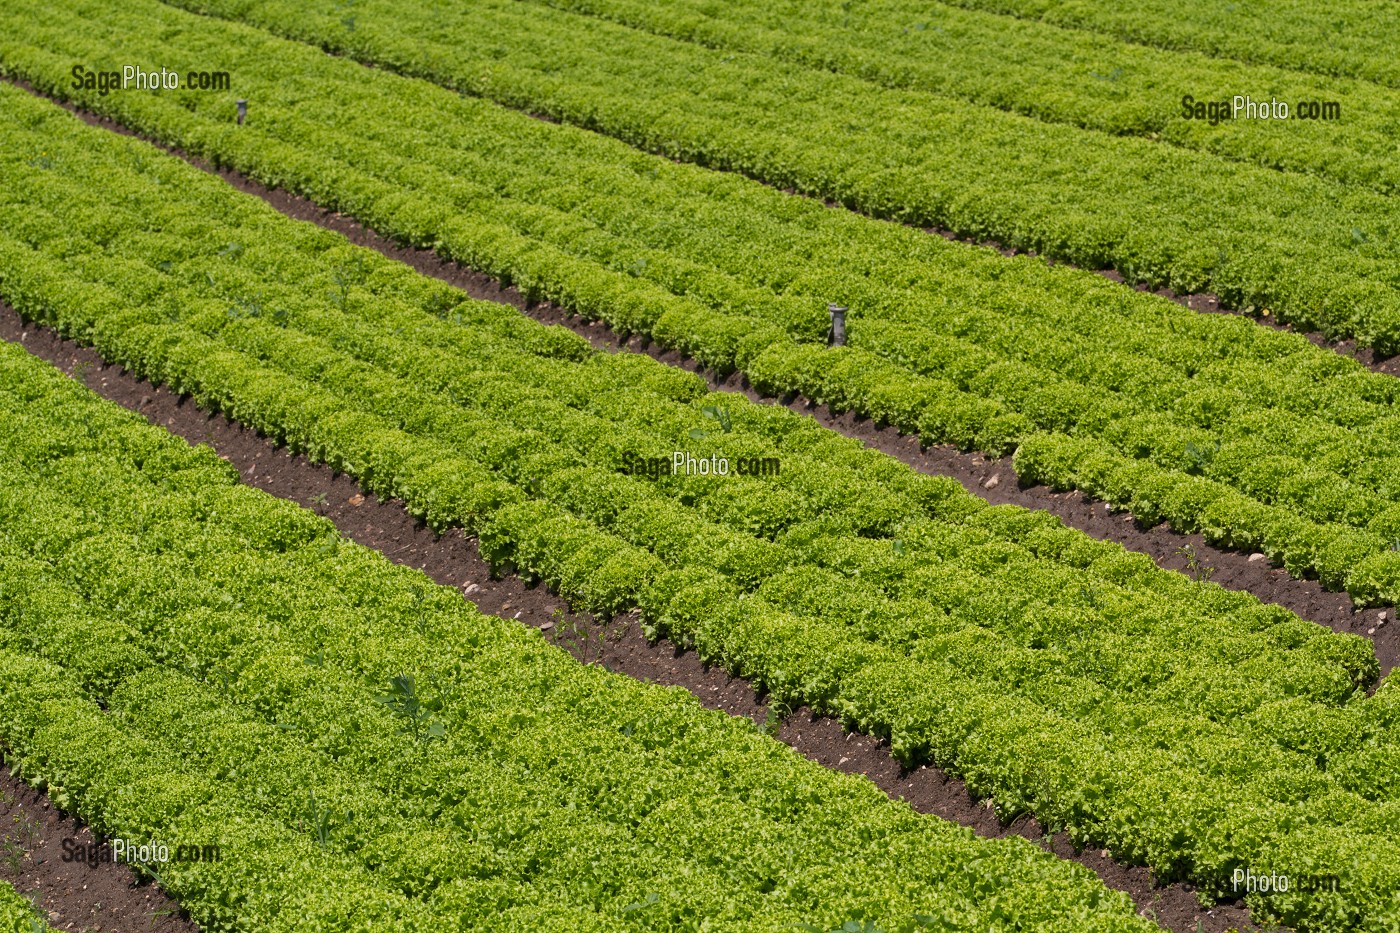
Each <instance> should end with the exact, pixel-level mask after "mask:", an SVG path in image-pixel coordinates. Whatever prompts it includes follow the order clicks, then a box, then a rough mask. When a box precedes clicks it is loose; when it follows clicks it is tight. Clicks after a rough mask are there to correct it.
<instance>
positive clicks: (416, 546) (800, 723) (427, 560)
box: [0, 304, 1254, 933]
mask: <svg viewBox="0 0 1400 933" xmlns="http://www.w3.org/2000/svg"><path fill="white" fill-rule="evenodd" d="M0 339H5V340H10V341H15V342H18V343H20V344H21V345H22V346H24V347H25V348H27V349H28V350H29V351H30V352H31V353H33V354H34V355H36V356H38V357H40V358H42V359H45V360H48V361H49V362H51V363H54V364H55V365H57V366H58V367H59V368H60V369H62V370H64V371H65V372H67V373H69V374H70V375H73V376H74V378H81V379H82V380H83V381H84V382H85V383H86V384H87V385H88V386H89V387H90V388H91V389H93V390H94V391H95V392H97V393H98V394H99V395H101V396H103V397H104V398H107V399H109V400H111V401H114V402H117V403H118V404H121V405H124V406H125V407H127V408H129V409H132V410H134V411H138V412H140V413H141V414H143V415H144V416H145V417H146V418H147V419H148V420H149V421H150V422H151V423H152V424H155V425H158V426H160V427H163V428H165V429H167V430H169V431H171V432H172V433H174V434H178V435H179V436H181V437H183V438H185V439H186V440H188V441H190V442H192V443H203V444H208V445H210V446H211V447H212V448H213V449H214V450H215V451H216V452H217V453H218V454H219V455H220V456H222V457H224V458H225V459H226V460H228V461H229V462H230V463H232V464H233V465H234V466H235V467H237V468H238V470H239V472H240V474H241V475H242V477H243V480H244V482H246V483H247V484H248V485H251V486H256V487H258V488H259V489H263V490H265V491H267V492H269V493H272V494H273V495H276V496H280V497H282V498H285V499H289V500H291V501H294V502H297V503H300V504H301V505H304V506H306V507H307V508H311V509H314V510H316V511H317V512H319V513H321V514H322V515H325V516H326V517H328V518H330V519H331V521H333V522H334V523H335V524H336V526H337V528H339V529H340V531H341V533H342V534H344V535H345V536H346V537H347V538H349V539H351V540H353V541H355V542H357V543H359V544H362V545H365V546H366V547H372V548H375V549H377V550H379V551H381V552H382V553H383V554H384V555H385V556H387V557H388V558H390V559H391V560H393V561H395V562H397V563H400V564H403V565H406V566H411V567H416V568H418V569H420V570H422V571H424V572H425V573H427V574H428V575H429V576H430V577H432V578H433V579H434V580H435V581H437V582H438V583H441V584H443V585H446V586H452V587H454V588H456V589H458V590H459V591H460V592H461V593H462V595H463V596H464V598H466V599H468V600H469V601H471V602H472V603H474V604H476V606H477V608H479V609H480V610H481V611H482V612H487V613H491V614H494V615H497V616H501V617H504V618H511V619H517V620H519V621H520V622H522V623H524V624H526V625H531V626H535V627H537V628H540V629H542V630H544V632H545V634H546V636H547V637H549V638H550V639H551V640H553V641H554V642H555V643H556V644H558V645H560V646H561V647H563V648H566V649H567V650H569V651H570V652H571V653H572V654H573V655H574V656H575V657H577V658H579V659H580V660H582V661H585V662H587V663H594V664H602V665H604V666H606V667H608V668H609V669H610V670H613V671H616V672H618V673H622V674H626V675H628V676H631V677H635V678H637V679H639V680H647V681H652V682H655V683H661V684H667V685H671V686H679V687H684V688H685V689H687V690H689V691H691V692H692V693H693V694H694V695H695V696H696V697H698V698H699V699H700V701H701V702H702V703H703V704H705V705H706V706H708V707H711V708H713V709H719V710H724V711H725V712H728V713H730V714H732V715H736V716H748V717H750V718H752V719H753V720H754V721H756V722H759V723H762V722H764V721H766V720H767V718H768V707H767V704H766V702H765V700H764V698H763V697H762V696H760V695H758V694H757V693H756V692H755V690H754V689H753V687H752V686H750V685H749V684H748V682H747V681H745V680H743V679H742V678H737V677H733V676H730V675H729V674H728V673H727V672H726V671H724V670H723V669H721V668H718V667H707V666H706V665H705V664H703V663H702V662H701V661H700V659H699V657H698V656H697V655H696V654H695V652H693V651H684V650H682V649H680V648H679V647H677V646H676V645H675V644H673V643H671V642H670V641H667V640H665V639H662V640H660V641H658V642H655V643H652V642H648V641H647V639H646V637H645V636H644V635H643V634H642V630H641V626H640V625H639V624H638V620H637V616H636V614H635V613H625V614H623V615H620V616H618V617H616V618H614V619H610V620H595V619H594V618H592V617H591V616H589V615H587V614H581V613H574V612H572V611H570V609H569V606H568V604H567V603H566V602H565V601H564V600H563V599H562V598H560V597H558V596H557V595H555V594H553V593H551V592H549V590H548V589H547V588H546V587H544V586H539V585H534V586H532V585H529V584H526V583H525V582H524V581H523V580H522V579H520V578H519V577H516V576H513V575H508V576H504V577H501V578H497V579H493V577H492V575H491V571H490V567H489V565H488V564H487V563H486V562H485V561H484V560H483V559H482V557H481V555H480V552H479V551H478V549H477V544H476V541H475V540H474V539H472V538H470V537H468V536H466V535H465V534H463V532H462V531H461V530H460V529H453V530H450V531H449V532H448V533H447V534H444V535H442V536H441V537H438V536H436V535H434V534H433V532H432V531H431V530H429V529H428V528H426V527H424V526H423V525H421V524H419V523H418V522H416V521H415V520H414V519H413V518H412V517H411V516H409V514H408V513H407V511H405V510H404V508H403V504H402V503H401V502H399V501H397V500H389V501H381V500H378V499H377V498H375V497H373V496H366V495H365V494H364V493H363V492H362V491H361V490H360V488H359V486H358V485H357V483H356V482H355V481H354V480H353V479H351V478H350V477H349V476H346V475H344V474H336V473H333V472H332V471H331V470H330V469H329V468H328V467H326V466H324V465H319V464H313V463H311V462H310V461H309V460H307V459H306V458H305V457H304V456H299V455H292V454H291V453H290V452H288V451H287V450H286V449H282V448H278V447H276V446H275V445H274V444H273V443H272V442H271V441H270V440H268V439H267V438H264V437H262V436H260V435H259V434H257V432H255V431H253V430H250V429H248V428H246V427H244V426H243V425H241V424H239V423H237V422H234V421H230V420H228V419H227V418H225V417H223V416H222V415H216V414H210V413H208V412H206V411H203V410H201V409H200V408H198V407H197V406H196V405H195V404H194V403H193V402H191V401H189V400H188V399H187V398H184V397H181V396H177V395H174V394H172V393H171V392H170V391H168V390H167V389H165V388H164V387H161V386H155V385H152V384H151V383H149V382H146V381H144V380H140V379H137V378H136V377H134V376H133V375H131V374H129V373H127V372H125V371H124V370H122V369H121V368H120V367H116V366H108V365H107V364H105V363H104V362H103V360H102V359H101V358H100V357H99V356H98V355H97V353H96V352H95V351H93V350H92V349H90V348H85V347H80V346H78V345H77V344H76V343H74V342H72V341H69V340H65V339H63V338H61V337H59V336H58V335H57V334H55V333H54V332H53V331H52V330H49V329H48V328H45V327H41V326H38V325H35V324H32V323H25V322H24V321H22V320H21V319H20V317H19V315H18V314H16V313H15V312H14V310H13V309H11V308H9V307H8V306H5V305H3V304H0ZM1012 485H1014V484H1012ZM600 636H602V637H600ZM775 734H776V736H777V737H778V738H779V739H780V740H782V741H783V742H786V743H787V744H788V745H790V746H791V747H792V748H794V749H795V750H796V751H798V752H800V753H801V754H802V755H804V756H806V757H807V758H809V759H811V760H813V761H815V762H817V763H819V764H822V765H824V766H826V767H830V768H833V769H836V770H839V771H846V772H850V773H857V774H864V775H866V776H867V777H868V778H869V779H870V780H872V781H873V782H874V783H875V784H876V785H877V786H879V787H880V788H881V789H882V790H883V791H885V792H886V793H887V794H889V795H890V796H891V797H893V798H896V799H904V800H906V801H907V802H908V803H909V804H910V806H912V807H913V808H914V809H916V810H918V811H920V812H924V813H932V814H936V815H938V816H941V817H943V818H945V819H949V820H952V821H954V822H957V823H960V824H962V825H964V826H969V827H971V828H972V829H973V830H974V831H975V832H976V833H978V834H979V835H982V836H988V837H1001V836H1008V835H1020V836H1024V837H1026V838H1028V839H1033V840H1037V841H1039V842H1040V843H1041V844H1042V845H1045V846H1047V847H1048V848H1050V850H1051V851H1053V852H1054V853H1055V854H1056V855H1058V856H1061V857H1063V858H1067V859H1072V860H1074V861H1077V862H1079V863H1081V864H1083V865H1085V866H1087V867H1089V868H1090V869H1092V870H1093V871H1095V872H1096V873H1097V874H1098V875H1099V876H1100V877H1101V878H1103V880H1104V882H1105V883H1106V884H1108V885H1109V886H1110V887H1113V888H1117V889H1119V890H1122V891H1126V892H1127V893H1128V894H1129V895H1131V896H1132V898H1133V900H1134V902H1135V903H1136V904H1137V905H1138V908H1139V910H1140V911H1142V912H1143V913H1144V915H1146V916H1151V917H1153V918H1155V919H1156V920H1157V921H1158V922H1159V923H1161V924H1162V925H1163V926H1164V927H1165V928H1166V929H1168V930H1171V931H1173V933H1221V931H1226V930H1231V929H1236V928H1238V929H1240V930H1251V929H1254V927H1253V925H1252V924H1251V923H1250V920H1249V912H1248V910H1247V909H1245V908H1244V907H1243V906H1242V905H1239V904H1220V905H1216V906H1215V907H1212V908H1209V909H1208V908H1204V907H1202V906H1201V905H1200V903H1199V901H1198V900H1197V899H1196V896H1195V894H1194V889H1193V887H1192V886H1190V885H1184V884H1173V885H1166V886H1159V885H1157V884H1156V883H1155V881H1154V879H1153V876H1152V873H1151V871H1149V870H1148V869H1147V868H1144V867H1141V866H1131V865H1126V864H1122V863H1120V862H1117V861H1115V860H1114V859H1113V857H1112V853H1109V852H1106V851H1103V850H1087V851H1083V852H1076V851H1075V849H1074V847H1073V846H1072V845H1071V844H1070V842H1069V840H1068V838H1067V837H1066V836H1065V835H1064V834H1063V833H1061V834H1057V835H1054V836H1051V837H1047V836H1046V834H1045V831H1044V829H1043V828H1042V827H1041V826H1040V824H1039V823H1038V822H1037V821H1035V820H1034V819H1030V818H1023V819H1019V820H1017V821H1015V822H1014V823H1011V824H1009V825H1007V824H1003V823H1002V821H1001V820H1000V819H999V818H998V816H997V814H996V812H995V811H994V810H993V809H991V808H989V806H988V805H987V803H986V802H985V801H980V800H977V799H975V798H973V797H972V796H970V795H969V793H968V791H967V787H966V785H965V784H964V783H963V782H962V781H960V780H957V779H955V778H951V777H949V776H948V775H947V774H945V773H944V772H943V771H941V770H940V769H938V768H936V767H934V766H931V765H929V766H923V767H919V768H916V769H914V770H905V769H904V768H903V767H902V766H901V765H900V764H899V763H898V762H897V761H895V759H894V758H893V757H891V755H890V753H889V749H888V746H887V744H886V743H884V742H883V741H880V740H877V739H874V738H872V737H870V736H866V735H861V734H857V733H846V732H844V731H843V729H842V727H841V725H840V723H838V722H837V721H836V720H834V719H831V718H829V717H825V716H817V715H814V714H813V713H812V712H811V711H810V710H807V709H805V708H804V709H799V710H797V711H795V712H794V713H793V714H792V715H790V716H788V717H787V718H786V719H785V720H784V721H783V722H782V724H781V725H780V726H779V727H778V728H777V730H776V732H775ZM31 880H32V882H33V884H36V885H38V886H40V887H43V886H44V885H46V884H51V883H52V882H50V881H49V880H46V879H45V878H43V877H39V878H35V879H30V878H28V877H27V876H26V878H25V879H24V882H23V883H26V884H27V883H30V882H31ZM65 890H66V889H64V888H63V887H62V886H61V885H60V886H59V887H57V888H56V889H55V890H53V891H52V893H51V894H46V897H52V898H53V899H54V902H55V903H57V904H61V905H62V906H60V907H57V908H55V909H57V910H59V911H60V912H64V911H77V910H80V909H85V908H82V907H81V906H80V905H73V904H69V903H67V902H66V901H65V900H64V898H65V896H66V895H65ZM101 928H102V929H104V930H105V929H109V928H110V929H114V930H121V931H122V933H125V931H126V929H127V928H124V927H120V926H110V927H109V926H108V925H107V924H106V922H104V924H103V925H102V927H101Z"/></svg>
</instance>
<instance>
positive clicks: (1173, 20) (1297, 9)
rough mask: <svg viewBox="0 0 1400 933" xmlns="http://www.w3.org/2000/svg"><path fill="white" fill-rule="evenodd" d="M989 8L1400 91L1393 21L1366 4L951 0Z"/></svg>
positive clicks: (1398, 35) (1398, 33) (1398, 39)
mask: <svg viewBox="0 0 1400 933" xmlns="http://www.w3.org/2000/svg"><path fill="white" fill-rule="evenodd" d="M947 3H948V5H949V6H959V7H963V8H966V9H976V10H985V11H988V12H992V13H999V14H1003V15H1007V16H1013V17H1016V18H1020V19H1025V20H1031V21H1039V22H1044V23H1053V24H1056V25H1059V26H1063V27H1065V28H1067V29H1078V30H1085V31H1089V32H1095V33H1099V34H1102V35H1107V36H1114V37H1117V38H1119V39H1121V40H1124V41H1127V42H1133V43H1138V44H1141V45H1147V46H1152V47H1154V48H1162V49H1179V50H1191V51H1197V52H1201V53H1203V54H1206V55H1210V56H1212V57H1216V58H1225V59H1235V60H1238V61H1242V62H1259V63H1267V64H1270V65H1274V66H1276V67H1279V68H1287V69H1290V70H1296V71H1306V72H1312V73H1314V74H1320V75H1337V76H1347V77H1356V78H1362V79H1364V80H1367V81H1374V82H1377V83H1379V84H1384V85H1388V86H1390V87H1400V62H1397V61H1396V60H1395V54H1394V50H1395V47H1396V44H1397V43H1400V29H1397V26H1396V22H1395V17H1393V16H1391V15H1390V11H1389V10H1387V9H1386V8H1385V7H1382V6H1376V5H1375V4H1373V3H1367V2H1366V0H1343V2H1341V3H1329V4H1327V5H1326V6H1317V5H1315V4H1310V3H1291V2H1289V0H1268V2H1264V3H1259V4H1254V5H1251V6H1248V7H1246V6H1241V5H1239V4H1224V5H1219V4H1199V3H1192V2H1191V0H1147V2H1145V3H1135V4H1133V6H1132V8H1131V9H1129V8H1122V9H1120V8H1116V7H1110V6H1102V5H1087V4H1082V3H1072V2H1066V0H947Z"/></svg>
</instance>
